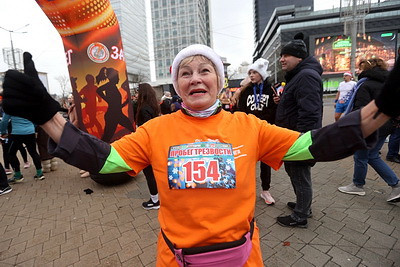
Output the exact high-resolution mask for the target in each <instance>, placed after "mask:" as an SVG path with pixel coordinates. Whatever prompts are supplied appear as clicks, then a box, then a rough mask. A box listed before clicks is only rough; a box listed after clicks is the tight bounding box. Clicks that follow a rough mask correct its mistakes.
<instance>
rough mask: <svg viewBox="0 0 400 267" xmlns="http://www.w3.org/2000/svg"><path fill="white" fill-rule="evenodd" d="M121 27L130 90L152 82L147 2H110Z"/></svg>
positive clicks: (119, 0)
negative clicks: (138, 85) (139, 84)
mask: <svg viewBox="0 0 400 267" xmlns="http://www.w3.org/2000/svg"><path fill="white" fill-rule="evenodd" d="M110 2H111V5H112V7H113V9H114V12H115V14H116V15H117V18H118V22H119V25H120V30H121V36H122V42H123V48H124V55H125V61H126V66H127V71H128V80H129V86H130V88H131V89H132V88H134V87H137V84H138V83H139V82H149V81H150V80H151V73H150V58H149V45H148V33H147V22H146V6H145V0H110Z"/></svg>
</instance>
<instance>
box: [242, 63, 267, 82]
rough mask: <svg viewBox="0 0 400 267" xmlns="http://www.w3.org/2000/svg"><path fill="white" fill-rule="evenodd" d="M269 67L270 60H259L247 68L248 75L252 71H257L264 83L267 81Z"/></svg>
mask: <svg viewBox="0 0 400 267" xmlns="http://www.w3.org/2000/svg"><path fill="white" fill-rule="evenodd" d="M268 65H269V61H268V60H266V59H264V58H259V59H257V60H256V61H254V63H253V64H251V65H250V66H249V67H248V68H247V73H248V72H249V71H250V70H255V71H257V72H258V73H259V74H260V75H261V77H262V79H263V81H265V79H267V77H268V73H267V70H268Z"/></svg>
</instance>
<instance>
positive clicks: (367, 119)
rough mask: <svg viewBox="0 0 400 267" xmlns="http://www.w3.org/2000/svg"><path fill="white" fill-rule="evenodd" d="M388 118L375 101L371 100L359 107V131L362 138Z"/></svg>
mask: <svg viewBox="0 0 400 267" xmlns="http://www.w3.org/2000/svg"><path fill="white" fill-rule="evenodd" d="M389 119H390V117H389V116H388V115H385V114H384V113H381V112H380V111H379V109H378V107H377V106H376V103H375V101H371V102H370V103H369V104H368V105H366V106H365V107H364V108H362V109H361V132H362V134H363V136H364V138H366V137H368V136H370V135H371V134H372V133H373V132H375V131H376V130H377V129H379V128H380V127H381V126H382V125H384V124H385V123H386V122H387V121H388V120H389Z"/></svg>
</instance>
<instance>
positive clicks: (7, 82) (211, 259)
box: [0, 36, 400, 267]
mask: <svg viewBox="0 0 400 267" xmlns="http://www.w3.org/2000/svg"><path fill="white" fill-rule="evenodd" d="M280 63H281V66H282V70H283V71H284V72H285V86H284V88H283V91H282V86H281V84H276V85H272V84H271V83H270V82H269V81H268V75H267V73H268V65H269V64H268V61H267V60H265V59H262V58H260V59H258V60H256V61H255V62H254V63H253V64H251V65H250V66H249V68H248V78H247V80H246V81H245V82H244V83H243V84H242V86H241V89H240V90H238V91H237V93H235V95H234V96H233V98H232V99H231V101H232V103H235V104H234V110H233V111H232V112H230V111H226V110H224V109H223V103H221V101H220V99H219V97H218V96H219V94H220V93H221V90H222V89H223V87H224V81H225V72H224V67H223V64H222V62H221V59H220V56H219V55H217V54H216V53H215V51H214V50H212V49H211V48H210V47H208V46H205V45H199V44H196V45H190V46H188V47H186V48H184V49H183V50H181V51H180V52H179V53H178V54H177V55H176V57H175V59H174V61H173V64H172V68H171V78H172V83H173V86H174V89H175V92H176V95H175V96H172V95H171V93H170V92H165V93H164V96H163V97H162V99H161V102H159V101H157V99H156V97H155V92H154V89H153V88H152V87H151V86H150V85H149V84H146V83H142V84H140V85H139V88H138V92H137V95H135V99H133V101H132V105H133V107H134V108H133V110H134V114H135V124H136V129H135V131H134V132H132V133H131V134H127V135H125V136H123V137H122V138H120V139H119V140H116V141H114V142H112V143H108V142H106V141H104V140H100V139H98V138H95V137H94V136H92V135H90V134H88V133H86V132H83V131H81V130H79V129H78V128H77V127H76V125H74V123H73V122H72V121H69V120H66V119H65V118H64V117H63V116H61V115H60V113H59V110H60V105H59V103H58V102H56V101H55V100H54V99H52V98H51V97H50V96H49V95H48V93H47V91H46V90H45V88H44V86H43V84H42V83H41V82H39V81H38V77H36V76H35V75H31V73H30V71H29V69H26V71H25V73H20V72H18V71H15V70H9V71H7V72H6V75H5V79H4V84H3V88H4V110H5V113H6V114H8V116H10V117H11V122H12V121H13V118H17V119H15V120H14V122H15V121H17V122H18V121H21V123H30V124H32V125H39V127H40V128H41V129H42V130H43V131H44V132H45V133H46V134H47V135H48V136H49V147H48V151H49V152H50V154H51V155H52V156H53V157H54V156H55V157H58V158H61V159H62V160H64V161H65V162H66V163H68V164H71V165H73V166H75V167H77V168H80V169H82V170H86V171H88V172H90V173H94V174H109V173H118V172H128V173H129V174H130V175H132V176H136V175H137V174H138V173H139V172H141V171H143V173H144V175H145V177H146V180H147V184H148V187H149V192H150V199H149V201H147V202H143V205H142V206H143V208H145V209H158V210H159V222H160V234H159V237H158V244H157V250H158V252H157V266H212V267H216V266H228V265H229V266H262V265H263V261H262V255H261V249H260V241H259V229H258V227H257V222H255V221H254V212H255V198H256V170H255V166H256V164H257V162H260V179H261V187H262V192H261V194H260V196H261V198H262V199H263V200H264V201H265V203H266V204H267V205H273V204H274V203H275V199H274V198H273V197H272V195H271V192H270V188H271V176H272V179H273V175H272V174H271V168H272V169H274V170H277V169H279V168H280V167H281V165H282V164H284V167H285V170H286V172H287V174H288V176H289V179H290V181H291V184H292V187H293V190H294V193H295V196H296V200H295V201H292V202H288V203H287V206H288V207H289V208H290V209H291V210H292V213H291V214H290V215H287V216H280V217H278V218H277V222H278V224H280V225H282V226H285V227H301V228H305V227H307V225H308V218H309V217H310V216H311V214H312V209H311V202H312V177H311V168H312V167H313V166H314V164H315V163H316V162H318V161H334V160H339V159H342V158H345V157H348V156H350V155H352V154H354V175H353V183H352V184H350V185H349V186H345V187H339V191H341V192H343V193H349V194H357V195H364V194H365V191H364V190H363V185H364V184H365V177H366V172H367V166H368V164H369V165H371V166H372V167H373V168H374V169H375V170H376V171H377V172H378V174H379V175H380V176H381V177H382V178H383V179H384V180H385V181H386V182H387V184H388V185H389V186H390V187H391V188H392V191H391V193H390V194H389V196H388V198H387V201H388V202H397V201H400V184H399V183H398V182H399V179H398V177H397V176H396V174H395V173H394V172H393V171H392V170H391V169H390V167H389V166H388V165H387V164H386V163H385V162H384V161H383V160H382V159H381V156H380V154H379V151H380V149H381V147H382V145H383V144H384V142H385V140H386V138H387V136H388V134H390V133H391V134H392V135H393V134H395V133H396V130H393V129H398V124H397V128H396V126H395V124H394V123H393V122H394V121H396V119H398V118H399V115H400V105H398V102H399V101H400V88H399V86H398V79H399V78H398V77H399V75H400V60H399V61H398V62H397V63H396V65H395V67H394V69H393V70H392V72H391V73H389V72H388V71H387V68H386V64H385V62H383V61H382V60H381V59H377V58H375V59H365V60H363V61H362V62H360V63H359V69H360V74H359V77H358V78H359V81H358V82H357V83H351V86H349V85H342V86H341V87H340V89H339V90H338V94H337V96H336V99H337V101H336V107H335V115H334V116H335V120H336V122H335V123H333V124H329V125H327V126H325V127H322V110H323V104H322V102H323V101H322V93H323V86H322V79H321V74H322V67H321V65H320V63H319V62H318V61H317V60H316V59H315V58H314V57H313V56H312V55H309V53H308V49H307V47H306V45H305V43H304V41H303V40H302V36H297V38H296V39H294V40H292V41H290V42H288V43H287V44H285V45H284V46H283V47H282V49H281V56H280ZM349 78H350V80H351V78H353V77H352V74H351V73H346V74H344V82H345V83H349V82H350V80H349ZM364 78H365V79H364ZM350 87H351V88H350ZM27 88H29V90H27ZM33 103H35V104H33ZM33 105H34V106H33ZM33 107H34V108H33ZM346 110H347V111H346ZM342 113H343V114H344V115H343V116H342ZM6 118H7V117H6ZM0 126H2V127H0V129H2V128H4V126H3V125H0ZM24 128H25V129H26V130H29V132H23V133H19V132H11V137H13V138H14V140H19V142H20V143H25V144H26V147H27V149H28V152H29V153H30V155H31V157H32V159H33V162H34V165H35V167H36V169H37V174H36V175H35V178H37V179H41V178H44V175H43V173H42V166H41V161H40V158H39V156H38V155H37V154H35V153H34V152H33V149H32V142H33V141H32V140H31V139H32V136H33V137H34V132H33V133H32V130H31V129H32V127H24ZM16 129H18V128H17V127H16ZM384 129H387V130H388V131H386V132H384ZM13 131H14V128H13ZM397 133H398V131H397ZM19 134H20V135H22V134H23V135H24V138H22V137H19V136H18V137H15V135H19ZM25 136H26V137H25ZM393 136H394V137H393V138H390V139H389V140H392V143H390V146H391V149H389V153H390V154H389V153H388V155H387V159H388V160H389V159H390V160H391V161H393V162H399V161H400V158H399V154H398V153H399V149H398V143H399V138H398V137H396V136H395V135H393ZM28 137H29V138H28ZM70 140H74V142H73V144H72V142H71V141H70ZM396 142H397V147H396V145H395V144H396ZM28 145H29V147H28ZM19 147H20V146H16V147H15V148H13V149H12V150H11V149H10V150H9V151H12V152H13V154H12V155H13V156H11V157H10V162H11V165H12V167H13V169H14V176H13V178H12V179H14V181H12V180H10V182H17V181H21V180H22V179H23V176H22V173H21V172H20V169H19V162H17V161H18V160H16V159H15V158H16V156H15V155H16V153H17V151H18V149H19ZM10 155H11V154H10ZM3 173H4V175H5V171H4V169H3V167H2V166H0V178H2V177H3ZM2 181H3V179H2ZM2 181H0V186H2V188H4V189H2V190H3V192H6V191H7V190H9V191H11V188H10V187H9V186H8V185H7V187H4V186H6V185H5V184H4V185H3V183H2ZM7 188H10V189H7ZM9 191H8V192H9ZM205 200H206V201H205Z"/></svg>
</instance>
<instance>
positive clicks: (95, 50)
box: [36, 0, 134, 142]
mask: <svg viewBox="0 0 400 267" xmlns="http://www.w3.org/2000/svg"><path fill="white" fill-rule="evenodd" d="M36 2H37V4H38V5H39V6H40V7H41V9H42V10H43V12H44V13H45V14H46V16H47V17H48V18H49V20H50V21H51V23H52V24H53V25H54V27H55V28H56V30H57V31H58V32H59V34H60V35H61V38H62V41H63V44H64V49H65V55H66V60H67V64H68V71H69V75H70V80H71V85H72V90H73V95H74V100H75V105H76V111H77V115H78V119H79V128H80V129H81V130H83V131H86V132H88V133H89V134H92V135H94V136H96V137H98V138H100V139H102V140H103V141H105V142H112V141H114V140H116V139H119V138H121V137H122V136H124V135H125V134H127V133H130V132H133V131H134V127H133V112H132V105H131V104H130V99H131V97H130V91H129V85H128V79H127V72H126V64H125V59H124V53H123V47H122V39H121V34H120V29H119V24H118V21H117V18H116V15H115V13H114V11H113V9H112V7H111V4H110V2H109V0H69V1H62V0H36Z"/></svg>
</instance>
